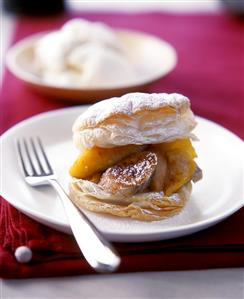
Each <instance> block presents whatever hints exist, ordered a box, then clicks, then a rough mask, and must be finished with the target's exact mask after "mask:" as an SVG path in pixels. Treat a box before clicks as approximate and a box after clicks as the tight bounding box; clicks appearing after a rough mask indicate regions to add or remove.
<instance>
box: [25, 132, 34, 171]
mask: <svg viewBox="0 0 244 299" xmlns="http://www.w3.org/2000/svg"><path fill="white" fill-rule="evenodd" d="M23 143H24V147H25V152H26V156H27V158H28V161H29V163H30V167H31V170H32V173H33V175H37V171H36V168H35V166H34V164H33V162H32V159H31V155H30V151H29V148H28V145H27V142H26V140H25V138H23Z"/></svg>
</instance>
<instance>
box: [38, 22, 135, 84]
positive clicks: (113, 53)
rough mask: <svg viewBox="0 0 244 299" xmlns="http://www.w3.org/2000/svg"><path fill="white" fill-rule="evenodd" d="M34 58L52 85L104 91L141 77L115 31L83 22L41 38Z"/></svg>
mask: <svg viewBox="0 0 244 299" xmlns="http://www.w3.org/2000/svg"><path fill="white" fill-rule="evenodd" d="M34 56H35V65H36V68H37V72H38V74H39V75H40V77H41V78H42V80H43V81H44V82H46V83H48V84H51V85H57V86H66V87H89V88H91V87H93V88H100V87H103V88H104V87H109V86H111V85H112V86H113V85H126V84H127V85H128V84H130V83H131V82H133V81H135V80H136V77H137V76H136V69H135V67H134V66H133V64H132V63H131V62H130V60H129V57H128V56H127V54H126V51H125V49H124V47H123V44H122V42H121V41H120V40H119V38H118V37H117V35H116V34H115V33H114V31H113V30H112V29H111V28H109V27H108V26H106V25H105V24H102V23H93V22H89V21H86V20H83V19H74V20H71V21H69V22H67V23H66V24H64V26H63V27H62V28H61V29H60V30H58V31H54V32H50V33H48V34H46V35H44V36H43V37H42V38H40V40H39V41H38V42H37V43H36V46H35V48H34Z"/></svg>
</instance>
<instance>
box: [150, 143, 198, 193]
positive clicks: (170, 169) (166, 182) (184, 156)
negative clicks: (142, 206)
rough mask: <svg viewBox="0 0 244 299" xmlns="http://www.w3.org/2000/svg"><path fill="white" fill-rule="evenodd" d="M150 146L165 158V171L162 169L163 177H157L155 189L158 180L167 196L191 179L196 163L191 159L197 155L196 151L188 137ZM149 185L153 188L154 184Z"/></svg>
mask: <svg viewBox="0 0 244 299" xmlns="http://www.w3.org/2000/svg"><path fill="white" fill-rule="evenodd" d="M152 148H153V149H154V150H155V151H156V152H158V153H160V154H161V155H162V156H165V157H166V160H167V173H166V174H165V171H164V172H163V174H164V177H162V176H161V178H159V177H158V178H157V188H156V190H157V191H158V189H159V188H158V186H159V185H160V184H159V182H158V180H160V182H162V184H161V186H162V189H163V191H164V192H165V194H166V195H167V196H169V195H171V194H172V193H174V192H176V191H177V190H178V189H179V188H180V187H182V186H183V185H184V184H185V183H187V182H188V181H190V180H191V179H192V176H193V174H194V172H195V170H196V163H195V162H194V161H193V159H194V158H196V157H197V154H196V151H195V149H194V147H193V146H192V144H191V140H190V139H189V138H187V139H178V140H174V141H171V142H164V143H160V144H155V145H153V146H152ZM152 182H153V181H152ZM151 187H152V188H155V184H154V185H153V186H151ZM162 189H161V190H162Z"/></svg>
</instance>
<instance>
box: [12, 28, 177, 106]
mask: <svg viewBox="0 0 244 299" xmlns="http://www.w3.org/2000/svg"><path fill="white" fill-rule="evenodd" d="M116 33H117V35H118V37H119V39H120V40H121V42H122V44H123V45H124V48H125V51H126V53H127V56H128V59H129V61H130V63H131V64H132V65H133V66H134V68H135V70H136V73H137V76H136V78H135V80H134V81H133V82H130V84H127V85H111V86H109V87H106V88H89V86H87V87H86V88H74V87H70V88H69V87H62V86H55V85H51V84H47V83H45V82H43V80H42V78H41V76H40V75H38V74H37V72H36V70H35V67H34V66H35V62H34V61H35V59H34V47H35V44H36V42H37V40H38V39H40V37H42V36H43V35H44V34H46V32H45V33H39V34H35V35H32V36H29V37H27V38H25V39H23V40H21V41H20V42H18V43H16V44H15V45H14V46H13V47H12V48H11V49H10V50H9V51H8V53H7V66H8V68H9V69H10V71H11V72H12V73H13V74H14V75H15V76H16V77H18V78H19V79H20V80H22V81H23V82H25V83H26V84H27V85H28V86H30V87H31V88H32V89H33V90H35V91H37V92H39V93H42V94H44V95H47V96H51V97H55V98H57V99H62V100H66V101H71V102H92V101H97V100H98V99H104V98H109V97H113V96H120V95H122V94H125V93H128V92H133V91H145V90H146V89H147V87H148V86H149V85H150V84H151V83H153V82H155V81H157V80H159V79H160V78H162V77H164V76H165V75H167V74H168V73H169V72H171V71H172V70H173V69H174V67H175V66H176V63H177V54H176V51H175V49H174V48H173V47H172V46H171V45H170V44H169V43H167V42H166V41H164V40H161V39H159V38H157V37H155V36H152V35H149V34H146V33H142V32H137V31H132V30H116Z"/></svg>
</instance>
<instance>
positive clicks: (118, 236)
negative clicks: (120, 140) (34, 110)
mask: <svg viewBox="0 0 244 299" xmlns="http://www.w3.org/2000/svg"><path fill="white" fill-rule="evenodd" d="M89 106H90V105H82V106H75V107H65V108H59V109H54V110H50V111H46V112H42V113H39V114H36V115H33V116H31V117H27V118H25V119H23V120H22V121H20V122H18V123H17V124H15V125H13V126H12V127H10V128H9V129H8V130H6V131H5V132H4V133H3V134H2V135H1V136H0V145H1V147H2V145H3V142H4V140H5V139H6V138H8V136H9V135H10V136H11V134H13V133H14V132H15V130H16V129H19V128H20V129H21V127H24V126H26V125H27V126H28V125H30V123H31V122H33V121H34V122H35V121H37V122H38V121H42V119H45V118H47V117H48V118H49V117H53V116H55V115H58V114H60V113H67V114H68V113H72V112H73V111H77V113H78V112H79V110H81V111H82V110H84V109H87V108H88V107H89ZM196 120H197V121H198V120H200V121H201V120H202V121H204V122H207V123H210V124H211V125H214V126H217V127H218V128H219V129H221V130H224V132H225V133H227V134H229V135H230V136H231V137H232V138H235V139H236V141H237V142H240V146H241V147H243V149H244V142H243V141H242V139H241V138H240V137H239V136H237V135H236V134H234V133H233V132H231V131H230V130H229V129H227V128H225V127H223V126H221V125H220V124H218V123H215V122H213V121H211V120H208V119H206V118H203V117H201V116H196ZM2 158H3V154H2V155H1V159H2ZM242 162H243V161H242ZM2 170H3V169H2V168H1V172H2V173H3V171H2ZM23 183H24V181H23ZM2 189H3V186H2V184H1V190H0V193H1V196H2V197H3V198H4V199H5V200H6V201H7V202H9V203H10V204H11V205H13V206H14V207H15V208H17V209H18V210H20V211H21V212H23V213H24V214H26V215H28V216H29V217H31V218H32V219H33V218H34V219H35V220H36V221H38V222H39V223H42V224H45V225H47V226H49V227H54V226H55V227H58V228H56V229H57V230H59V231H63V232H66V233H70V227H69V225H67V224H65V223H62V222H60V221H57V220H56V219H53V218H52V217H49V216H46V215H45V217H44V218H43V214H42V213H40V212H39V211H36V210H34V212H33V210H32V209H29V207H27V208H26V207H24V208H25V210H23V208H22V206H21V205H20V206H19V205H18V204H15V200H11V199H8V198H7V197H5V195H6V194H4V192H3V190H2ZM243 206H244V201H242V200H241V199H240V200H239V201H238V202H237V203H236V204H235V205H233V206H232V207H231V208H229V209H228V210H227V211H224V212H222V213H220V214H218V215H215V216H212V217H209V218H207V219H205V220H202V221H198V222H194V223H190V224H185V225H181V226H180V227H177V228H176V227H173V228H167V229H165V230H164V231H163V232H162V231H156V232H153V233H150V232H143V231H141V232H130V234H127V233H126V232H125V233H123V232H116V233H113V232H106V231H103V233H104V234H105V235H106V236H107V237H108V238H112V239H113V240H118V241H121V240H122V241H123V242H133V240H131V238H133V237H135V236H137V237H138V238H137V240H136V241H134V242H137V241H138V240H139V241H152V240H162V239H167V237H166V238H165V237H163V238H161V239H160V236H161V235H162V234H170V233H176V235H177V233H179V232H182V231H185V234H180V236H183V235H186V234H189V233H188V231H189V230H192V232H196V231H200V230H203V229H204V228H206V227H208V226H212V225H214V224H216V223H218V222H220V221H221V220H224V219H225V218H227V217H229V216H230V215H232V214H234V213H235V212H236V211H238V210H239V209H241V208H242V207H243ZM37 218H38V219H37ZM40 219H41V220H40ZM46 222H48V224H47V223H46ZM199 228H200V229H199ZM144 237H145V239H144ZM150 237H151V238H150ZM124 238H127V239H128V240H127V241H125V240H124ZM169 238H171V237H169ZM173 238H174V237H173Z"/></svg>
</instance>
